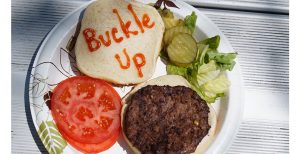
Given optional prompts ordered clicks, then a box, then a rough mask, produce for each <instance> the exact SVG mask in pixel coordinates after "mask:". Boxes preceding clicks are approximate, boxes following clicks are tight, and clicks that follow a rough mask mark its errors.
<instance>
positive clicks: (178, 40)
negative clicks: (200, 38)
mask: <svg viewBox="0 0 300 154" xmlns="http://www.w3.org/2000/svg"><path fill="white" fill-rule="evenodd" d="M167 52H168V56H169V58H170V61H172V62H173V63H175V64H177V65H180V64H182V65H186V64H190V63H192V62H193V61H194V60H195V58H196V55H197V42H196V41H195V40H194V38H193V37H192V36H191V35H189V34H186V33H181V34H178V35H176V36H175V37H174V38H173V39H172V42H171V43H170V44H169V46H168V47H167Z"/></svg>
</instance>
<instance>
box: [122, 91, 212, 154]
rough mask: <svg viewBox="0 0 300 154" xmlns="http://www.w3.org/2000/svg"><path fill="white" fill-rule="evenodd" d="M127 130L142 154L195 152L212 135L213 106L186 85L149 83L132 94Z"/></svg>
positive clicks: (129, 103)
mask: <svg viewBox="0 0 300 154" xmlns="http://www.w3.org/2000/svg"><path fill="white" fill-rule="evenodd" d="M127 103H128V107H127V109H126V112H125V119H124V123H123V124H124V132H125V134H126V136H127V138H128V139H129V141H130V142H131V143H132V144H133V145H134V146H135V147H136V148H137V149H139V151H141V152H142V153H191V152H194V151H195V150H196V148H197V146H198V144H199V143H200V141H201V140H202V139H203V138H204V137H205V136H206V135H207V134H208V131H209V129H210V125H209V124H208V113H209V107H208V105H207V104H206V102H205V101H204V100H202V99H201V98H200V97H199V95H198V94H197V93H196V92H195V91H193V90H192V89H190V88H187V87H184V86H176V87H171V86H146V87H144V88H142V89H140V90H138V91H137V92H136V93H135V94H133V95H132V97H131V100H130V101H129V102H127Z"/></svg>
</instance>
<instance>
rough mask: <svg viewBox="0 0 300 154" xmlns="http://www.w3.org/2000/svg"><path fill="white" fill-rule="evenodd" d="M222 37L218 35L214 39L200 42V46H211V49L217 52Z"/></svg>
mask: <svg viewBox="0 0 300 154" xmlns="http://www.w3.org/2000/svg"><path fill="white" fill-rule="evenodd" d="M220 39H221V38H220V36H219V35H216V36H214V37H211V38H207V39H205V40H202V41H200V42H199V43H200V44H205V45H209V48H210V49H212V50H217V49H218V47H219V44H220Z"/></svg>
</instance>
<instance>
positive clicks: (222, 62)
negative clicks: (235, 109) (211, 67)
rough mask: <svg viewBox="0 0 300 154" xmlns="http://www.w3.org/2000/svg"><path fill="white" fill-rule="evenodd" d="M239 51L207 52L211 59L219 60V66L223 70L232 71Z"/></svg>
mask: <svg viewBox="0 0 300 154" xmlns="http://www.w3.org/2000/svg"><path fill="white" fill-rule="evenodd" d="M236 55H237V53H216V52H208V53H207V54H206V56H207V59H208V60H209V61H211V60H214V61H216V62H217V65H218V67H219V68H220V69H221V70H229V71H231V70H232V69H233V67H234V65H235V61H234V59H235V58H236Z"/></svg>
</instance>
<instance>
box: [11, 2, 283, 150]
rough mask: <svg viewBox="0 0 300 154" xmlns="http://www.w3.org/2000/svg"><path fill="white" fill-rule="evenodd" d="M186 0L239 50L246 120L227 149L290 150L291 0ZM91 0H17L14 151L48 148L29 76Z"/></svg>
mask: <svg viewBox="0 0 300 154" xmlns="http://www.w3.org/2000/svg"><path fill="white" fill-rule="evenodd" d="M186 1H187V2H188V3H190V4H192V5H194V6H195V7H197V8H198V9H199V10H200V11H201V12H203V13H204V14H205V15H206V16H207V17H209V18H210V19H211V20H212V21H213V22H214V23H215V24H216V25H217V26H218V27H219V28H220V30H221V31H222V32H223V33H224V34H225V35H226V37H227V38H228V39H229V41H230V43H231V44H232V46H233V48H234V50H235V51H238V53H239V60H240V61H239V62H240V66H241V73H242V77H243V83H244V86H245V102H244V104H245V105H244V114H243V117H242V118H243V121H242V123H241V126H240V128H239V131H238V133H237V135H236V136H233V142H232V143H231V146H230V147H229V148H228V150H227V151H224V153H288V152H289V121H288V116H289V97H288V96H289V14H288V13H289V10H288V5H289V3H288V0H202V1H201V2H200V1H198V0H186ZM86 2H87V1H84V0H68V1H59V0H51V1H49V0H48V1H39V0H26V1H25V0H12V7H11V8H12V12H11V13H12V18H11V19H12V60H11V65H12V102H11V108H12V111H11V119H12V130H11V137H12V149H11V150H12V153H47V151H46V149H45V148H44V147H43V144H42V143H41V141H40V140H39V138H38V136H37V133H36V132H35V129H34V127H33V123H32V120H31V115H30V111H29V104H28V102H24V97H26V96H24V89H25V77H26V75H27V70H28V67H29V64H30V61H31V58H32V56H33V55H34V53H35V51H36V50H37V49H38V47H39V45H40V43H41V42H42V40H43V38H44V37H45V36H46V35H47V33H48V32H49V31H50V30H51V28H52V27H53V26H54V25H55V24H57V23H58V22H59V21H60V20H61V19H62V18H63V17H65V16H66V15H67V14H68V13H70V12H72V11H73V10H75V9H76V8H78V7H80V6H81V5H83V4H84V3H86Z"/></svg>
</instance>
